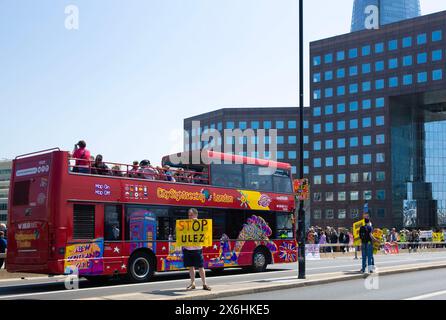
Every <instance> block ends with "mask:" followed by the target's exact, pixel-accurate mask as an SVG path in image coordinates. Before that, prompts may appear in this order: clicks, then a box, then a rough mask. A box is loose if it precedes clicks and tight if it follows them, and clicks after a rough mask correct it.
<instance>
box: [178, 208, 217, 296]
mask: <svg viewBox="0 0 446 320" xmlns="http://www.w3.org/2000/svg"><path fill="white" fill-rule="evenodd" d="M188 216H189V219H198V210H197V209H195V208H191V209H189V211H188ZM203 260H204V259H203V248H202V247H200V246H185V247H183V261H184V266H185V267H186V268H189V275H190V285H189V286H187V288H186V290H193V289H195V268H198V273H199V274H200V278H201V281H202V282H203V290H207V291H211V287H209V286H208V285H207V284H206V273H205V271H204V267H203Z"/></svg>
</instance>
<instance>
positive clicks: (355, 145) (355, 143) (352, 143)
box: [350, 137, 359, 148]
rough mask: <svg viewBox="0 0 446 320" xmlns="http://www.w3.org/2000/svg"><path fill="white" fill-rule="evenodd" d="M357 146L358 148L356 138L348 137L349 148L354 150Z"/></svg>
mask: <svg viewBox="0 0 446 320" xmlns="http://www.w3.org/2000/svg"><path fill="white" fill-rule="evenodd" d="M357 146H359V139H358V137H350V148H355V147H357Z"/></svg>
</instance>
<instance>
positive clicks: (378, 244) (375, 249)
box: [373, 228, 384, 254]
mask: <svg viewBox="0 0 446 320" xmlns="http://www.w3.org/2000/svg"><path fill="white" fill-rule="evenodd" d="M373 237H374V238H375V239H377V240H378V241H374V242H373V254H377V253H378V251H379V248H380V247H381V244H382V243H384V240H383V231H382V230H381V229H378V228H377V229H373Z"/></svg>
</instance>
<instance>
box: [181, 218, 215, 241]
mask: <svg viewBox="0 0 446 320" xmlns="http://www.w3.org/2000/svg"><path fill="white" fill-rule="evenodd" d="M176 234H177V240H176V246H178V247H180V246H181V247H183V246H197V247H198V246H201V247H210V246H212V219H186V220H177V221H176Z"/></svg>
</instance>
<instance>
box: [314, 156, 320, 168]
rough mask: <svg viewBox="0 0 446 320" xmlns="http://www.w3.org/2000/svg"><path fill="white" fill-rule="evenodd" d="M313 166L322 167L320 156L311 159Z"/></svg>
mask: <svg viewBox="0 0 446 320" xmlns="http://www.w3.org/2000/svg"><path fill="white" fill-rule="evenodd" d="M313 167H315V168H320V167H322V159H321V158H315V159H314V160H313Z"/></svg>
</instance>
